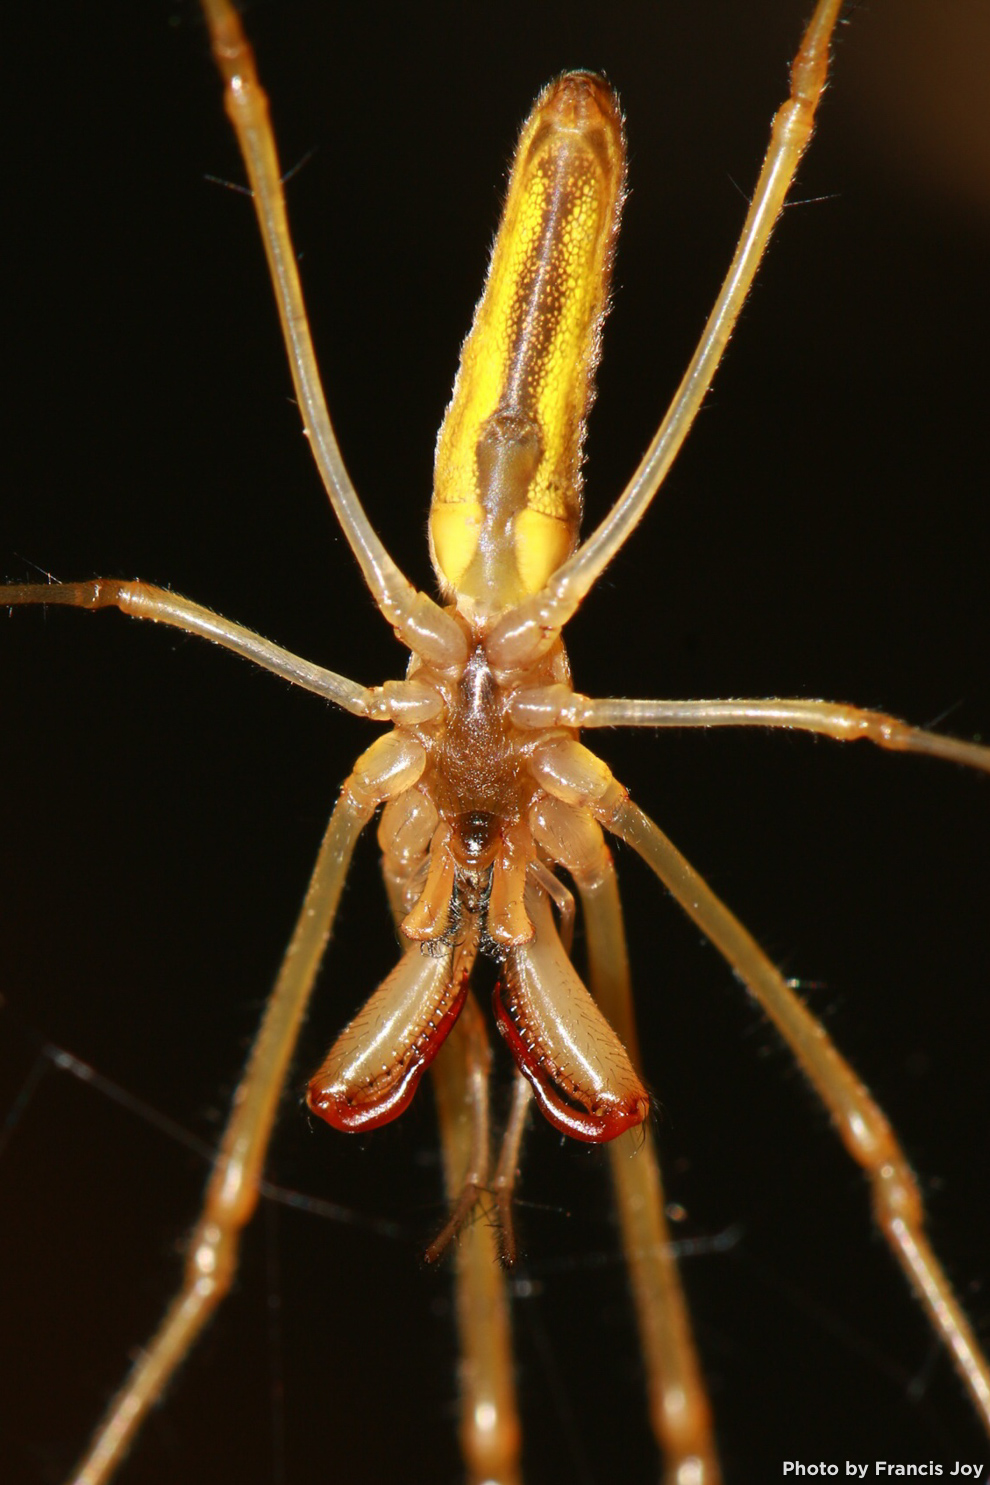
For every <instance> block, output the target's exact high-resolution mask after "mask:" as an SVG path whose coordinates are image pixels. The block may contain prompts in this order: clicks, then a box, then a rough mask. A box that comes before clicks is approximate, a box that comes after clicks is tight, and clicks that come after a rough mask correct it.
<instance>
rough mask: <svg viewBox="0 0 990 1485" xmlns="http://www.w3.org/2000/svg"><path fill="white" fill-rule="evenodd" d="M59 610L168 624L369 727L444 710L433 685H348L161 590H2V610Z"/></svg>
mask: <svg viewBox="0 0 990 1485" xmlns="http://www.w3.org/2000/svg"><path fill="white" fill-rule="evenodd" d="M29 603H32V604H33V603H40V604H45V605H51V604H61V605H63V606H65V607H68V608H85V609H91V610H92V609H98V608H119V609H120V611H121V612H122V613H125V614H130V615H131V617H132V618H135V619H151V620H152V622H153V623H156V624H168V625H170V626H171V627H172V628H174V629H182V630H184V632H185V633H186V634H195V635H198V636H199V637H200V638H201V639H208V640H211V641H212V642H213V644H217V645H222V646H223V648H224V649H225V650H233V652H234V654H235V655H242V656H243V657H244V659H245V660H250V661H251V662H252V663H253V664H254V665H260V666H261V668H262V669H263V670H270V671H271V672H272V674H273V675H277V676H281V677H282V679H283V680H286V681H291V682H292V684H293V685H295V686H302V687H303V689H304V690H306V691H314V692H315V693H316V695H317V696H323V697H325V699H326V700H327V701H332V702H333V703H334V704H335V705H336V706H340V707H343V708H344V710H345V711H348V712H353V713H354V715H355V716H357V717H368V718H369V719H370V720H371V721H374V722H406V723H409V724H411V725H415V724H416V723H418V722H426V721H429V720H430V718H431V717H435V716H436V715H437V714H438V712H439V711H440V710H441V709H442V702H441V701H440V698H439V696H438V695H437V693H436V692H435V690H434V689H433V687H432V686H426V685H424V684H423V683H422V682H419V681H415V680H413V681H386V682H385V684H384V685H383V686H362V685H360V684H359V683H358V682H357V681H349V680H348V679H347V677H346V676H342V675H338V674H337V673H336V671H333V670H325V669H324V668H323V666H322V665H314V664H313V663H312V661H310V660H303V659H302V657H301V656H299V655H293V654H292V652H291V651H290V650H284V649H283V648H282V646H281V645H277V644H273V643H272V641H271V640H270V639H265V638H263V636H262V635H260V634H256V633H255V632H254V630H253V629H245V627H244V625H243V624H235V623H234V621H233V620H232V619H225V618H223V616H222V615H221V614H215V613H214V612H213V611H212V609H208V608H203V606H202V605H201V604H199V603H193V602H192V600H191V599H189V598H180V596H179V595H178V593H171V592H170V591H169V590H168V589H167V588H155V587H153V586H152V585H151V584H150V583H141V582H137V581H135V582H123V581H121V580H119V579H117V578H94V579H92V580H91V581H89V582H85V583H20V584H11V585H9V586H0V608H4V607H17V606H19V605H22V604H29Z"/></svg>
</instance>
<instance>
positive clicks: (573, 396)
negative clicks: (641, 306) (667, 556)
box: [430, 72, 625, 617]
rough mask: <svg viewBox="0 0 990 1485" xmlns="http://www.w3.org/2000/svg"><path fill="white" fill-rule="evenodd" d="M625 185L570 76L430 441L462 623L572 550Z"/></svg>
mask: <svg viewBox="0 0 990 1485" xmlns="http://www.w3.org/2000/svg"><path fill="white" fill-rule="evenodd" d="M624 175H625V147H624V141H623V137H622V119H621V115H620V113H619V107H618V103H617V100H616V98H615V95H614V94H613V93H612V91H611V89H610V88H609V87H608V85H607V84H606V83H605V82H603V81H602V79H601V78H598V77H595V76H593V75H592V74H591V73H587V72H570V73H566V74H565V75H564V76H563V77H561V78H559V79H558V80H557V82H555V83H552V84H551V86H550V87H549V88H547V89H546V90H545V92H544V93H543V94H542V95H541V96H540V98H539V99H538V100H537V103H536V106H535V107H534V109H533V112H532V113H531V114H530V116H529V118H528V120H527V121H526V123H525V125H524V126H523V131H522V135H521V137H520V140H519V145H518V147H517V149H516V156H515V160H514V163H513V167H512V176H511V179H510V182H509V193H508V197H507V199H506V203H505V210H504V212H503V214H502V223H501V226H500V228H499V232H498V237H497V238H496V241H495V247H494V250H493V252H492V260H491V266H490V268H489V270H488V281H487V283H486V285H485V292H484V295H483V296H482V299H481V302H480V304H479V305H478V308H477V310H476V312H475V317H474V324H473V325H472V327H471V331H470V334H469V335H468V338H467V340H466V341H465V342H464V347H463V350H462V352H461V364H460V370H459V371H458V374H457V381H456V383H455V385H454V394H453V397H452V399H451V403H450V406H449V407H448V409H447V415H446V417H445V418H444V422H443V427H442V428H441V430H440V437H439V439H438V441H437V455H436V469H435V476H434V491H433V504H432V507H431V510H430V543H431V550H432V554H433V562H434V566H435V567H436V570H437V574H438V576H439V578H440V582H441V585H442V586H443V588H444V590H445V591H446V592H447V593H453V594H455V595H456V597H457V600H458V605H459V606H460V607H462V608H463V609H464V610H466V611H467V613H468V614H469V615H470V616H475V615H477V616H480V617H485V616H487V615H489V614H494V613H497V612H499V611H501V610H503V609H505V608H507V607H509V606H511V605H512V604H513V603H517V602H519V600H520V599H522V598H524V597H526V596H527V595H528V594H530V593H535V592H537V591H538V590H539V589H540V588H541V587H542V586H543V584H544V583H545V582H546V580H547V578H548V577H549V576H550V574H551V573H552V572H553V571H554V570H555V568H557V567H559V566H560V564H561V562H563V560H564V559H565V557H567V556H568V555H569V553H570V552H571V551H572V550H573V548H574V545H575V542H576V540H577V532H578V526H579V525H580V519H581V473H580V467H581V445H582V442H583V438H584V424H585V418H586V416H587V412H588V408H589V407H590V404H591V401H592V398H593V396H594V386H593V376H594V370H595V366H596V364H597V361H598V351H599V339H600V330H601V322H602V318H603V315H604V312H605V309H606V307H607V297H608V281H609V275H610V271H611V266H612V254H613V245H614V240H615V233H616V229H617V226H618V218H619V209H620V207H621V203H622V185H623V179H624Z"/></svg>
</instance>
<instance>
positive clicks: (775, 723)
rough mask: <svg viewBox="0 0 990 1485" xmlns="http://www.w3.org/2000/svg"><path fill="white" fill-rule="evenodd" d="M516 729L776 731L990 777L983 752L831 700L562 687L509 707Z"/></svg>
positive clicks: (520, 697)
mask: <svg viewBox="0 0 990 1485" xmlns="http://www.w3.org/2000/svg"><path fill="white" fill-rule="evenodd" d="M512 720H513V721H514V722H515V723H516V725H517V726H518V727H534V728H547V727H783V728H787V729H788V730H791V731H798V732H819V733H821V734H822V736H823V737H831V738H834V739H835V740H836V741H837V742H856V741H857V740H858V739H860V738H865V739H866V740H867V741H869V742H872V743H876V744H877V746H878V747H881V748H888V749H889V750H890V751H891V752H894V753H923V754H926V755H927V756H928V757H930V758H942V759H945V760H946V761H947V762H950V763H963V764H965V765H966V766H967V767H969V768H981V769H983V770H984V771H985V772H987V773H990V747H985V746H983V745H982V744H980V743H973V742H964V741H963V740H962V739H960V738H955V737H943V736H942V735H941V734H940V733H938V732H928V731H927V730H926V729H925V728H923V727H912V726H910V725H909V724H908V723H907V722H901V721H900V720H899V719H898V718H897V717H892V716H890V715H889V714H888V713H887V712H875V711H865V710H864V709H863V708H862V707H858V706H848V705H845V704H843V703H840V702H832V701H804V700H801V699H790V698H785V697H767V698H765V699H764V698H758V699H755V700H736V701H652V700H648V701H639V700H632V699H630V698H628V697H620V696H609V697H601V698H595V697H591V696H581V695H579V694H578V693H576V692H574V691H571V690H570V688H569V687H568V686H563V685H556V686H544V687H535V686H534V687H533V688H531V689H530V690H528V691H520V692H519V693H518V694H517V696H516V697H515V698H514V700H513V705H512Z"/></svg>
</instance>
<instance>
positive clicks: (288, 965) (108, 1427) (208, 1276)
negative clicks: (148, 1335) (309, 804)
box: [73, 733, 426, 1485]
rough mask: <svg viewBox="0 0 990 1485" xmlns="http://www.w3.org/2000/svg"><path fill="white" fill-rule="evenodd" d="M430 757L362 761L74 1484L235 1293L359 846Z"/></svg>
mask: <svg viewBox="0 0 990 1485" xmlns="http://www.w3.org/2000/svg"><path fill="white" fill-rule="evenodd" d="M403 759H404V766H403ZM425 761H426V760H425V754H424V753H423V751H422V749H421V748H420V747H419V745H418V744H415V743H409V742H407V741H405V740H403V739H401V738H400V737H399V735H398V734H396V733H388V734H386V736H384V737H382V738H379V739H378V741H377V742H376V743H374V744H373V745H372V747H370V748H369V749H368V750H367V752H366V753H364V754H363V755H362V757H361V758H360V759H359V760H358V763H357V766H356V768H355V770H354V772H353V773H352V774H351V776H350V777H349V778H348V780H347V782H346V783H345V784H344V787H343V790H342V791H341V795H340V799H339V800H338V802H337V805H336V808H335V809H334V812H333V814H332V815H331V817H330V823H329V825H328V826H327V830H326V834H325V835H324V837H323V843H322V845H321V846H320V850H319V854H318V856H317V858H316V866H315V868H314V871H313V875H312V878H311V879H310V884H309V888H308V889H307V892H306V897H305V900H304V902H303V906H302V911H301V913H300V915H299V921H298V923H297V924H296V929H295V932H294V934H293V936H292V939H291V941H290V943H289V947H288V949H287V950H286V954H285V958H284V959H283V961H282V967H281V970H280V971H279V975H278V978H277V980H276V982H275V986H274V988H273V990H272V993H271V996H270V997H269V1000H268V1005H267V1007H266V1009H265V1014H264V1017H263V1018H262V1022H261V1026H260V1028H259V1030H258V1035H257V1037H256V1038H255V1042H254V1046H253V1048H252V1050H251V1055H250V1057H249V1059H248V1064H247V1068H246V1069H245V1072H244V1076H243V1077H242V1079H241V1082H240V1084H239V1086H238V1089H237V1092H236V1093H235V1095H234V1105H233V1111H232V1113H231V1116H230V1120H229V1122H228V1124H227V1128H226V1130H225V1132H224V1136H223V1140H222V1142H221V1145H220V1151H219V1154H218V1155H217V1159H216V1163H215V1164H214V1167H213V1171H212V1174H211V1176H210V1180H209V1182H208V1184H207V1188H206V1198H205V1201H204V1204H203V1211H202V1214H201V1216H200V1218H199V1221H198V1222H197V1224H196V1226H195V1227H194V1229H193V1232H192V1235H191V1237H190V1241H189V1252H188V1257H187V1259H186V1271H185V1276H184V1278H183V1281H182V1287H181V1288H180V1290H179V1292H178V1294H177V1295H176V1296H175V1298H174V1299H173V1301H172V1303H171V1305H170V1306H169V1308H168V1310H167V1311H166V1313H165V1318H164V1319H163V1321H162V1323H161V1325H160V1326H159V1328H158V1330H157V1332H156V1333H155V1335H154V1336H153V1337H152V1339H151V1341H150V1343H149V1345H148V1347H147V1349H146V1350H145V1351H144V1352H143V1353H142V1354H141V1356H140V1357H139V1359H138V1361H137V1362H136V1363H135V1366H134V1369H133V1370H132V1372H131V1374H130V1376H129V1377H128V1378H127V1380H126V1381H125V1383H124V1385H123V1387H122V1388H121V1390H120V1392H119V1393H118V1394H117V1396H116V1397H115V1398H114V1400H113V1402H112V1403H111V1405H110V1408H109V1410H108V1412H107V1414H106V1417H105V1418H104V1419H103V1421H102V1423H101V1424H100V1426H99V1428H98V1430H97V1432H96V1434H95V1436H94V1438H93V1440H92V1442H91V1444H90V1447H89V1450H88V1451H87V1453H86V1455H85V1457H84V1458H83V1459H82V1461H81V1462H80V1464H79V1466H78V1468H77V1470H76V1472H75V1474H74V1476H73V1482H74V1485H103V1482H105V1481H107V1480H109V1478H110V1476H111V1475H112V1474H113V1472H114V1470H115V1469H116V1467H117V1466H118V1465H119V1464H120V1462H121V1460H122V1459H123V1458H124V1456H125V1454H126V1453H127V1451H128V1449H129V1447H130V1445H131V1443H132V1441H133V1439H134V1436H135V1434H136V1432H137V1430H138V1429H139V1427H140V1426H141V1423H142V1422H143V1420H144V1417H145V1415H146V1414H147V1412H148V1410H149V1408H150V1407H152V1405H153V1404H154V1403H155V1402H157V1401H158V1399H159V1398H160V1397H161V1396H162V1393H163V1392H164V1391H165V1389H166V1387H167V1386H168V1384H169V1382H170V1381H171V1378H172V1376H173V1375H174V1373H175V1371H176V1369H177V1368H178V1367H179V1366H180V1365H181V1363H182V1361H183V1360H184V1359H185V1357H186V1356H187V1355H188V1353H189V1351H190V1349H191V1347H192V1346H193V1345H194V1343H195V1341H196V1339H197V1337H198V1335H199V1333H200V1331H201V1330H202V1328H203V1326H204V1325H205V1323H206V1321H207V1320H208V1319H209V1317H210V1316H211V1315H212V1313H213V1311H214V1310H215V1309H216V1308H217V1306H218V1305H219V1304H220V1301H221V1300H222V1299H223V1298H224V1296H225V1294H226V1293H227V1291H228V1290H229V1288H230V1284H231V1281H232V1279H233V1276H234V1272H235V1269H236V1266H237V1250H238V1246H239V1242H240V1234H241V1229H242V1228H243V1227H244V1225H245V1223H246V1222H247V1221H248V1220H249V1219H250V1217H251V1215H252V1213H253V1211H254V1208H255V1206H256V1205H257V1201H258V1185H259V1182H260V1180H261V1174H262V1169H263V1166H264V1160H265V1154H266V1152H267V1149H268V1142H269V1139H270V1137H271V1132H272V1126H273V1124H274V1121H275V1115H276V1112H277V1109H278V1104H279V1099H280V1097H281V1093H282V1088H283V1085H284V1083H285V1078H286V1073H287V1071H288V1066H289V1062H290V1059H291V1057H292V1052H293V1049H294V1047H295V1044H296V1038H297V1036H298V1033H299V1028H300V1025H301V1023H302V1019H303V1016H304V1014H305V1011H306V1006H307V1003H308V1001H309V995H310V991H311V990H312V987H313V982H314V980H315V978H316V973H317V970H318V969H319V966H320V961H321V959H322V957H323V951H324V949H325V947H326V943H327V939H328V938H329V936H330V930H331V927H332V926H333V920H334V916H335V914H336V911H337V904H338V902H339V901H340V893H341V889H342V887H343V885H344V878H345V876H346V875H347V869H348V866H349V865H350V860H351V856H352V854H353V851H354V846H355V843H356V841H357V838H358V836H359V835H360V833H361V831H362V830H363V828H364V826H365V825H366V824H367V823H368V821H369V820H370V819H371V816H372V815H373V814H374V811H375V809H376V807H377V806H378V804H380V803H381V801H382V799H383V798H384V797H385V792H386V791H389V792H391V791H392V790H393V789H395V788H397V787H400V788H401V787H405V788H408V787H409V785H410V784H412V783H413V782H414V781H415V779H416V777H418V774H419V773H421V772H422V769H423V767H424V765H425Z"/></svg>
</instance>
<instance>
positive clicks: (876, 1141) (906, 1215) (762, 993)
mask: <svg viewBox="0 0 990 1485" xmlns="http://www.w3.org/2000/svg"><path fill="white" fill-rule="evenodd" d="M596 813H598V815H599V818H600V819H601V821H602V823H603V824H604V825H605V826H606V827H607V829H609V830H610V831H612V832H613V834H615V835H618V836H619V837H620V838H621V839H622V840H625V841H627V842H628V844H629V845H631V846H632V847H633V849H634V850H636V851H638V852H639V854H640V855H641V856H642V857H643V860H644V861H645V862H646V864H647V865H648V866H649V867H650V868H651V869H652V870H653V871H654V872H655V873H656V875H657V876H658V877H659V878H660V880H661V882H663V884H664V886H665V887H666V888H667V890H668V891H669V892H670V893H671V895H672V896H673V897H674V898H675V899H676V900H677V901H678V902H679V903H680V905H681V907H682V908H683V909H684V911H685V912H686V913H687V914H688V916H689V917H690V918H691V919H693V921H694V922H695V923H696V924H697V925H698V927H699V928H700V929H701V931H702V933H704V934H705V935H706V936H707V937H708V938H709V939H710V940H711V942H712V943H713V944H714V945H715V947H716V948H717V949H718V950H719V952H720V953H721V954H722V955H723V956H724V957H725V959H726V960H727V961H728V963H729V964H730V965H731V966H732V968H733V970H734V971H735V973H736V974H737V975H738V976H739V978H740V979H741V980H742V981H743V983H744V984H745V985H746V986H747V988H748V989H749V990H750V992H751V993H752V995H753V996H754V997H755V999H756V1000H757V1001H758V1002H759V1004H760V1005H761V1006H762V1008H763V1010H764V1011H765V1012H766V1014H767V1016H768V1017H769V1018H770V1020H771V1021H772V1022H773V1024H774V1026H776V1028H777V1030H778V1031H779V1032H780V1035H781V1036H782V1037H783V1039H784V1041H785V1042H786V1043H787V1045H788V1047H789V1048H790V1050H791V1052H792V1053H793V1055H794V1057H795V1058H796V1060H797V1062H798V1064H799V1066H800V1068H801V1070H802V1072H803V1073H804V1074H805V1076H806V1077H807V1079H808V1081H809V1082H810V1083H811V1085H812V1087H813V1088H814V1090H815V1092H816V1093H817V1094H818V1096H819V1098H821V1100H822V1102H823V1103H824V1105H825V1107H826V1108H827V1109H828V1111H829V1114H830V1115H831V1117H832V1122H833V1124H834V1125H835V1128H836V1130H837V1132H838V1134H839V1137H840V1138H841V1140H842V1142H843V1144H844V1145H845V1147H846V1149H847V1150H848V1152H849V1154H850V1155H851V1156H852V1157H853V1159H854V1160H855V1161H856V1162H857V1163H858V1164H859V1165H860V1166H862V1168H863V1170H864V1171H865V1172H866V1174H867V1176H868V1177H869V1180H870V1186H871V1190H872V1196H873V1213H874V1217H875V1219H876V1221H877V1224H878V1226H879V1227H880V1230H881V1232H882V1233H883V1235H884V1238H885V1239H886V1241H887V1243H888V1245H889V1246H890V1249H891V1251H892V1252H893V1254H894V1256H895V1257H896V1258H897V1260H898V1262H899V1263H900V1265H901V1268H902V1269H903V1270H904V1273H905V1275H906V1277H907V1279H908V1282H909V1283H910V1285H911V1288H912V1289H913V1290H914V1292H915V1294H916V1295H917V1297H918V1299H919V1300H920V1301H921V1303H922V1305H923V1306H924V1308H925V1310H926V1311H927V1314H928V1318H929V1322H930V1324H931V1326H932V1328H933V1330H935V1331H936V1333H937V1334H938V1335H939V1336H940V1337H941V1338H942V1340H943V1341H944V1343H945V1345H946V1347H947V1348H948V1350H949V1353H950V1355H951V1356H952V1360H953V1363H954V1364H955V1367H956V1370H957V1371H958V1373H959V1375H960V1377H961V1378H962V1380H963V1382H964V1383H965V1385H966V1387H967V1389H968V1391H969V1393H970V1396H971V1398H972V1400H973V1403H974V1405H975V1407H976V1410H977V1412H978V1413H979V1415H980V1418H981V1419H982V1421H983V1424H984V1427H985V1428H986V1429H987V1430H988V1431H990V1365H988V1364H987V1360H986V1358H985V1357H984V1356H983V1354H982V1353H981V1351H980V1348H979V1345H978V1343H977V1340H976V1337H975V1335H974V1333H973V1329H972V1327H971V1325H970V1323H969V1321H968V1319H967V1318H966V1315H965V1314H964V1313H963V1310H962V1306H961V1305H960V1304H959V1301H958V1299H957V1298H956V1296H955V1294H954V1293H953V1291H952V1287H951V1285H950V1284H949V1281H948V1279H947V1278H946V1275H945V1273H944V1272H943V1270H942V1266H941V1264H940V1263H939V1261H938V1259H937V1258H936V1256H935V1254H934V1253H933V1251H932V1249H931V1246H930V1244H929V1242H928V1239H927V1237H926V1235H925V1217H924V1211H923V1208H922V1204H921V1197H920V1194H919V1192H918V1185H917V1182H916V1180H915V1178H914V1175H913V1174H912V1172H911V1169H910V1166H909V1165H908V1162H907V1159H906V1158H905V1155H904V1152H903V1151H902V1150H901V1148H900V1145H899V1144H898V1142H897V1140H896V1138H895V1136H894V1134H893V1131H892V1130H891V1128H890V1125H889V1124H888V1122H887V1120H886V1118H885V1116H884V1114H883V1112H882V1110H881V1109H880V1108H878V1106H877V1104H876V1102H875V1101H874V1099H873V1097H872V1096H871V1094H870V1092H869V1090H868V1089H867V1088H866V1087H865V1086H864V1084H863V1083H862V1082H861V1081H860V1080H859V1078H858V1077H857V1076H856V1074H855V1073H854V1072H853V1070H852V1068H851V1067H850V1066H849V1064H848V1062H846V1061H845V1059H844V1058H843V1057H842V1056H840V1054H839V1052H838V1051H837V1050H836V1048H835V1046H834V1045H833V1043H832V1040H831V1038H830V1037H829V1035H828V1032H827V1031H826V1030H825V1028H824V1026H822V1024H821V1022H820V1021H818V1020H817V1019H816V1018H815V1017H814V1016H813V1015H812V1014H811V1012H810V1011H809V1010H808V1009H807V1007H806V1006H805V1005H804V1004H803V1003H802V1002H801V1000H800V999H799V998H798V996H797V995H796V994H795V993H794V991H793V990H792V989H791V988H790V986H789V985H788V984H787V982H786V981H785V980H784V978H783V976H782V975H781V974H780V971H779V970H778V969H776V968H775V967H774V965H773V964H772V963H771V962H770V960H769V959H768V958H767V956H766V954H765V953H764V952H763V950H762V949H761V948H760V947H759V945H758V944H757V943H756V941H755V940H754V939H753V938H752V937H751V935H750V934H749V933H747V931H746V929H745V928H744V927H743V926H742V924H741V923H740V922H739V920H738V919H737V918H735V917H734V916H733V914H732V913H730V912H729V909H728V908H727V907H725V905H724V904H723V903H722V902H720V900H719V899H718V898H717V897H716V896H715V894H714V892H713V891H712V890H711V888H710V887H709V886H708V885H707V883H706V882H704V881H703V879H702V878H701V877H700V876H699V875H698V873H697V872H696V871H695V870H694V868H693V867H692V866H690V865H689V863H688V862H687V861H686V860H685V859H684V857H683V856H682V855H681V854H680V852H679V851H678V850H677V849H676V848H675V847H674V846H673V845H672V844H671V843H670V841H669V840H668V839H667V838H666V836H665V835H664V834H663V833H662V832H661V831H660V830H659V829H658V828H657V826H656V825H654V824H653V822H652V820H650V819H648V818H647V816H646V815H644V814H643V812H642V810H640V809H638V808H637V806H636V805H634V804H632V803H631V801H630V800H629V799H628V798H626V797H625V796H623V797H622V798H616V797H615V796H614V795H613V796H612V797H611V798H610V799H609V800H608V801H607V802H604V801H603V804H602V805H601V807H600V808H599V809H598V810H596Z"/></svg>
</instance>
